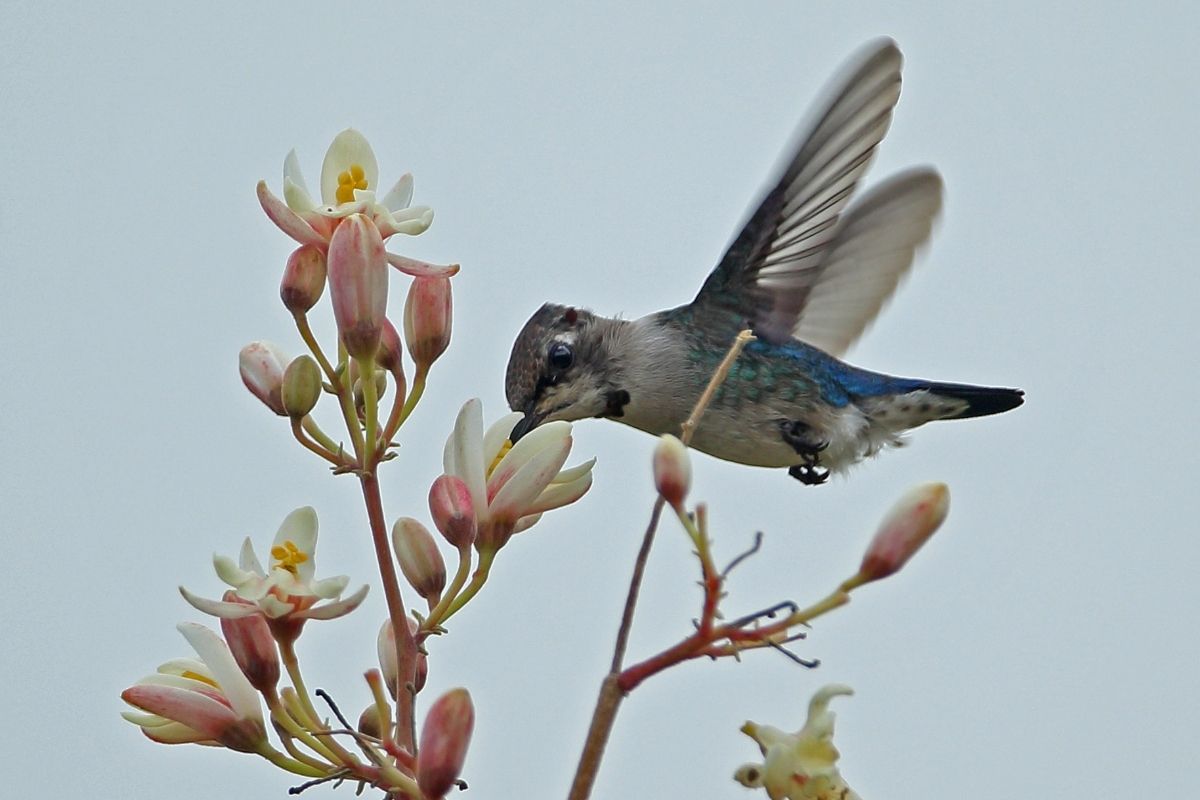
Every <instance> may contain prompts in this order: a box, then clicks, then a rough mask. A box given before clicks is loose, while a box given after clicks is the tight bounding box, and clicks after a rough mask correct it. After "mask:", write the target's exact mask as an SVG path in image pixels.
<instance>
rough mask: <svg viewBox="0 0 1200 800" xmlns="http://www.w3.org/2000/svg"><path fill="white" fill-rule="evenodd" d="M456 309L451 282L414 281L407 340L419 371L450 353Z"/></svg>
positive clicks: (406, 314)
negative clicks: (445, 353)
mask: <svg viewBox="0 0 1200 800" xmlns="http://www.w3.org/2000/svg"><path fill="white" fill-rule="evenodd" d="M452 309H453V302H452V300H451V295H450V279H449V278H435V277H418V278H413V282H412V285H411V286H410V287H409V288H408V299H407V300H405V302H404V340H405V343H406V344H407V345H408V353H409V355H411V356H412V359H413V361H414V362H416V365H417V369H418V370H425V369H429V365H430V364H432V363H433V362H434V361H436V360H437V358H438V356H440V355H441V354H442V353H444V352H446V347H447V346H449V344H450V322H451V318H452V317H453V311H452Z"/></svg>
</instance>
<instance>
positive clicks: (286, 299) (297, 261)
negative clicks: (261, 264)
mask: <svg viewBox="0 0 1200 800" xmlns="http://www.w3.org/2000/svg"><path fill="white" fill-rule="evenodd" d="M324 291H325V253H324V251H322V250H321V248H319V247H317V246H316V245H312V244H306V245H301V246H300V247H297V248H296V249H295V250H293V251H292V254H291V255H290V256H288V260H287V266H286V267H284V270H283V280H282V281H280V283H279V297H280V299H282V300H283V305H284V306H285V307H286V308H287V310H288V311H291V312H292V313H293V314H302V313H304V312H305V311H308V310H309V309H310V308H312V307H313V306H315V305H316V304H317V301H318V300H320V299H321V294H322V293H323V292H324Z"/></svg>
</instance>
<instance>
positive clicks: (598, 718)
mask: <svg viewBox="0 0 1200 800" xmlns="http://www.w3.org/2000/svg"><path fill="white" fill-rule="evenodd" d="M753 338H754V335H753V334H752V333H751V332H750V331H748V330H746V331H742V332H741V333H739V334H738V335H737V338H736V339H734V341H733V344H732V345H731V346H730V348H729V352H728V353H726V354H725V358H723V359H722V360H721V363H720V365H719V366H718V367H717V369H716V371H715V372H714V373H713V376H712V378H711V379H710V380H709V382H708V386H706V387H705V389H704V392H703V394H701V395H700V398H699V399H698V400H697V401H696V405H695V406H694V407H693V408H692V413H691V414H690V415H689V416H688V418H687V420H685V421H684V423H683V425H682V426H681V428H680V437H679V438H680V441H682V442H683V443H684V445H687V444H688V443H689V442H690V441H691V440H692V433H693V432H694V431H695V429H696V426H697V425H699V424H700V418H701V417H702V416H703V415H704V411H705V409H707V408H708V404H709V403H710V402H712V398H713V396H714V395H715V394H716V392H717V388H718V387H719V386H720V385H721V383H722V382H723V381H724V380H725V378H726V376H727V375H729V370H730V368H731V367H732V366H733V363H734V362H735V361H736V360H737V357H738V355H739V354H740V353H741V352H742V348H743V347H745V346H746V344H747V343H748V342H749V341H750V340H751V339H753ZM663 504H664V501H663V498H662V497H661V496H660V497H659V498H658V500H656V501H655V503H654V510H653V511H652V512H651V514H650V524H649V525H647V526H646V533H645V535H644V536H643V537H642V545H641V547H640V548H639V549H638V554H637V560H636V561H635V562H634V565H633V575H632V576H631V577H630V579H629V591H628V592H627V593H626V596H625V608H624V610H623V611H622V613H621V625H620V627H619V628H618V630H617V641H616V644H615V645H614V647H613V659H612V668H611V670H610V672H609V674H608V675H606V676H605V678H604V682H603V683H602V684H601V685H600V695H599V697H598V698H597V699H596V708H595V710H594V711H593V712H592V722H591V725H590V726H589V727H588V733H587V738H586V739H585V741H584V745H583V753H582V754H581V755H580V757H579V766H578V767H576V769H575V777H574V779H573V780H572V782H571V790H570V792H569V794H568V795H567V796H568V798H569V800H586V798H588V797H589V796H590V795H591V793H592V786H593V784H594V783H595V781H596V774H597V773H598V772H599V770H600V760H601V759H602V758H603V756H604V747H605V745H606V744H607V743H608V737H609V735H610V734H611V733H612V727H613V723H614V722H615V721H616V716H617V709H618V708H619V707H620V705H621V700H622V698H623V697H624V691H623V690H622V689H621V686H620V678H621V666H622V663H623V662H624V660H625V650H626V648H627V647H628V644H629V633H630V630H631V629H632V627H633V614H634V610H635V609H636V607H637V599H638V593H639V592H640V591H641V585H642V576H643V575H644V574H645V572H646V563H647V562H648V561H649V559H650V549H651V547H652V546H653V545H654V533H655V531H656V530H657V529H658V522H659V519H660V517H661V516H662V509H663Z"/></svg>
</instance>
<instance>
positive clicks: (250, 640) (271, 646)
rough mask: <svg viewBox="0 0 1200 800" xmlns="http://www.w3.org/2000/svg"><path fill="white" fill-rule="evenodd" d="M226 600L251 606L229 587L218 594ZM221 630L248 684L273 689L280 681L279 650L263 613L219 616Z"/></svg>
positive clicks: (263, 690) (263, 689)
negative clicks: (230, 616)
mask: <svg viewBox="0 0 1200 800" xmlns="http://www.w3.org/2000/svg"><path fill="white" fill-rule="evenodd" d="M221 599H222V600H224V601H225V602H226V603H237V604H238V605H247V606H254V603H251V602H250V601H249V600H243V599H242V598H240V597H238V596H237V592H235V591H233V590H232V589H230V590H229V591H227V592H225V596H224V597H222V598H221ZM221 633H223V634H225V643H226V644H228V645H229V650H230V652H231V653H233V660H234V661H236V662H237V665H238V667H240V668H241V670H242V674H244V675H245V676H246V678H247V679H248V680H249V681H250V685H251V686H253V687H254V688H255V689H257V690H259V691H260V692H263V693H267V692H272V691H274V689H275V684H277V683H278V682H279V651H278V650H277V649H276V648H275V639H274V638H273V637H272V636H271V627H270V626H269V625H268V624H267V620H266V619H265V618H264V617H263V615H262V614H251V615H249V616H246V617H236V618H229V617H221Z"/></svg>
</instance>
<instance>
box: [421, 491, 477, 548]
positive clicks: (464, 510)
mask: <svg viewBox="0 0 1200 800" xmlns="http://www.w3.org/2000/svg"><path fill="white" fill-rule="evenodd" d="M429 512H430V514H432V515H433V524H434V525H435V526H436V527H437V529H438V531H439V532H440V533H441V534H442V536H444V537H445V538H446V541H447V542H449V543H450V546H451V547H454V548H456V549H458V550H461V549H463V548H464V547H470V546H471V543H472V542H474V541H475V532H476V520H475V504H474V502H473V501H472V500H471V490H470V489H468V488H467V484H466V483H464V482H463V480H462V479H461V478H458V477H456V476H454V475H442V476H441V477H439V478H438V479H437V480H435V481H434V482H433V486H431V487H430V489H429Z"/></svg>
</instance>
